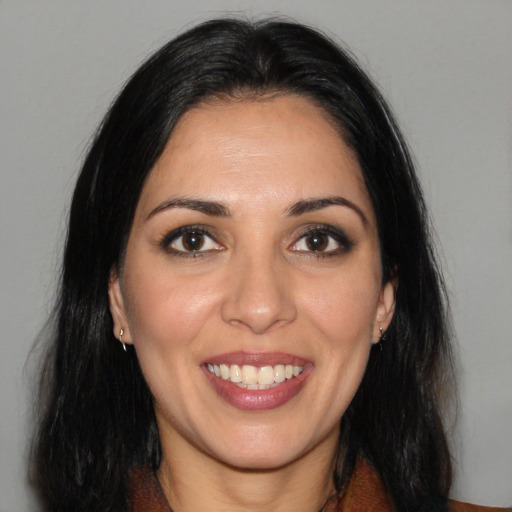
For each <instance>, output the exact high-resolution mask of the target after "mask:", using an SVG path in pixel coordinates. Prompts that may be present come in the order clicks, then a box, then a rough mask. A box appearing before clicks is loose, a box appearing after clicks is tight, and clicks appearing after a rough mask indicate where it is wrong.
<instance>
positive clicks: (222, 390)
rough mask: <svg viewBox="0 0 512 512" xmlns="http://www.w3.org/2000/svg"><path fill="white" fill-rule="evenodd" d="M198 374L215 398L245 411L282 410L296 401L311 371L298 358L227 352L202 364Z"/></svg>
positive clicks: (310, 366)
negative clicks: (209, 387)
mask: <svg viewBox="0 0 512 512" xmlns="http://www.w3.org/2000/svg"><path fill="white" fill-rule="evenodd" d="M201 368H202V371H203V373H204V375H205V377H206V378H207V381H208V382H209V383H210V385H211V387H212V389H213V390H214V391H215V392H216V393H217V395H218V396H219V397H220V398H221V399H222V400H223V401H225V402H227V403H228V404H230V405H232V406H234V407H236V408H237V409H243V410H246V411H263V410H269V409H275V408H277V407H281V406H284V405H285V404H286V403H288V402H290V401H291V400H292V399H293V398H294V397H296V396H297V395H298V394H299V393H300V392H301V390H302V389H303V388H304V386H305V385H306V382H307V381H308V380H309V377H310V376H311V375H312V373H313V371H314V364H312V362H311V361H308V360H307V359H303V358H302V357H299V356H295V355H291V354H285V353H282V352H281V353H280V352H273V353H270V352H267V353H257V352H231V353H226V354H219V355H217V356H215V357H211V358H209V359H208V360H206V361H204V362H203V364H202V365H201Z"/></svg>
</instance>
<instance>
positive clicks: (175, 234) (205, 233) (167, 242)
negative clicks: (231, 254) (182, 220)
mask: <svg viewBox="0 0 512 512" xmlns="http://www.w3.org/2000/svg"><path fill="white" fill-rule="evenodd" d="M186 235H200V236H202V237H204V238H205V239H209V240H210V241H211V242H213V243H215V244H217V245H219V244H218V242H217V241H216V240H215V238H214V237H213V236H212V234H211V233H210V232H209V230H208V229H206V228H204V227H203V226H182V227H179V228H177V229H174V230H172V231H171V232H170V233H168V234H166V235H165V236H164V237H163V238H162V240H161V241H160V244H159V245H160V246H161V247H162V248H163V249H164V250H165V251H166V252H167V253H169V254H171V255H172V256H177V257H179V258H198V257H204V256H206V255H207V253H209V252H211V251H220V250H222V249H207V250H200V249H201V248H202V245H201V247H200V248H199V250H197V251H193V250H180V249H175V248H174V247H172V244H173V243H175V242H176V241H178V240H179V239H180V238H181V239H182V241H181V245H182V246H183V237H184V236H186ZM203 244H204V242H203Z"/></svg>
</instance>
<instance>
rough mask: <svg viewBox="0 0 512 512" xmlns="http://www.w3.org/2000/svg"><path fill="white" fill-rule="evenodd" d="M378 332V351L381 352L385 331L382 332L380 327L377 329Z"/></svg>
mask: <svg viewBox="0 0 512 512" xmlns="http://www.w3.org/2000/svg"><path fill="white" fill-rule="evenodd" d="M379 332H380V336H379V350H380V351H381V352H382V350H383V348H382V342H383V341H384V340H385V339H386V331H384V329H383V328H382V325H381V326H380V327H379Z"/></svg>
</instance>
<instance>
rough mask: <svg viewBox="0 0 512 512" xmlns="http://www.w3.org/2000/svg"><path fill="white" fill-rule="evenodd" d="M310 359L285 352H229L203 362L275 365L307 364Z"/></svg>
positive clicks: (204, 364) (205, 363)
mask: <svg viewBox="0 0 512 512" xmlns="http://www.w3.org/2000/svg"><path fill="white" fill-rule="evenodd" d="M308 363H310V361H308V360H307V359H304V358H302V357H299V356H295V355H292V354H287V353H285V352H243V351H242V352H229V353H226V354H219V355H217V356H213V357H210V358H208V359H206V360H204V361H203V362H202V365H203V366H206V365H207V364H238V365H244V364H251V365H253V366H275V365H276V364H292V365H294V366H306V365H307V364H308Z"/></svg>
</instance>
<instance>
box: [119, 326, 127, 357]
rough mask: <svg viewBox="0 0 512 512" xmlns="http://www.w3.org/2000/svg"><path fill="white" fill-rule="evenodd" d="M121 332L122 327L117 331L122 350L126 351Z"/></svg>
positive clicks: (122, 330) (122, 332)
mask: <svg viewBox="0 0 512 512" xmlns="http://www.w3.org/2000/svg"><path fill="white" fill-rule="evenodd" d="M123 334H124V329H121V330H120V331H119V341H120V342H121V345H123V349H124V351H125V352H127V350H126V345H125V344H124V343H123Z"/></svg>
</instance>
